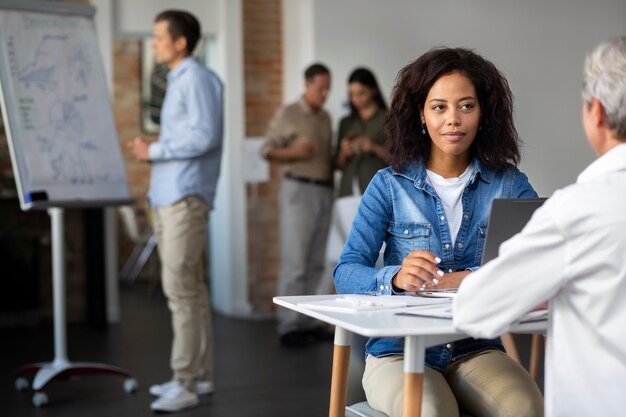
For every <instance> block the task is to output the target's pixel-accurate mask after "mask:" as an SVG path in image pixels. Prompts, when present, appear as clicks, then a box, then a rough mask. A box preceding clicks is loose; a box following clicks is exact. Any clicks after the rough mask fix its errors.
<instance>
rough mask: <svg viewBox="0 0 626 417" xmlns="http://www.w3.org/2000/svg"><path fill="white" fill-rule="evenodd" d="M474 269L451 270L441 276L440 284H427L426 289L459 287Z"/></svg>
mask: <svg viewBox="0 0 626 417" xmlns="http://www.w3.org/2000/svg"><path fill="white" fill-rule="evenodd" d="M471 272H472V271H459V272H450V273H447V274H445V275H444V276H443V277H441V278H439V283H438V284H433V285H431V286H428V285H426V286H425V289H429V288H430V289H438V290H443V289H447V288H459V286H460V285H461V282H462V281H463V280H464V279H465V277H466V276H468V275H469V274H471Z"/></svg>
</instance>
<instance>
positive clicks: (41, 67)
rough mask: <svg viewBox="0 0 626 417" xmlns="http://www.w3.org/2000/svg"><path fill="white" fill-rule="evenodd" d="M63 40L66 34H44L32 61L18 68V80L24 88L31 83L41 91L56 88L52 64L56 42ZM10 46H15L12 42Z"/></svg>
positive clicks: (54, 68) (54, 67)
mask: <svg viewBox="0 0 626 417" xmlns="http://www.w3.org/2000/svg"><path fill="white" fill-rule="evenodd" d="M65 41H67V36H61V35H59V36H57V35H44V36H43V37H42V38H41V41H40V42H39V45H38V46H37V48H35V52H34V55H33V59H32V61H30V62H28V63H27V64H26V65H24V66H23V67H22V68H20V69H19V70H18V80H19V81H20V82H21V83H23V84H24V86H25V87H26V88H28V87H30V85H31V84H32V85H34V86H36V87H37V88H39V89H41V90H43V91H48V90H54V89H56V87H57V82H56V81H55V80H54V79H53V77H54V72H55V71H56V65H55V64H54V57H55V49H56V43H57V42H65ZM10 46H12V47H13V48H15V45H14V44H11V45H10ZM14 52H15V51H13V53H14Z"/></svg>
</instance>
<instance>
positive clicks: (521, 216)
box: [481, 198, 546, 265]
mask: <svg viewBox="0 0 626 417" xmlns="http://www.w3.org/2000/svg"><path fill="white" fill-rule="evenodd" d="M544 201H546V198H495V199H494V200H493V202H492V203H491V212H490V214H489V223H488V224H487V235H486V237H485V247H484V248H483V259H482V263H481V265H484V264H486V263H487V262H489V261H491V260H493V259H495V258H497V257H498V251H499V250H500V245H501V244H502V243H504V242H506V241H507V240H509V239H510V238H512V237H513V236H515V235H516V234H518V233H519V232H521V231H522V229H523V228H524V226H526V223H528V221H529V220H530V218H531V217H532V216H533V213H534V212H535V210H537V209H538V208H539V207H541V205H542V204H543V202H544Z"/></svg>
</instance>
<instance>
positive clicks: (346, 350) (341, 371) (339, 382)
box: [328, 327, 352, 417]
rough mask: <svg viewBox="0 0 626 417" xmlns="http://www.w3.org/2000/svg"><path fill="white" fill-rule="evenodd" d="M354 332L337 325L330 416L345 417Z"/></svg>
mask: <svg viewBox="0 0 626 417" xmlns="http://www.w3.org/2000/svg"><path fill="white" fill-rule="evenodd" d="M351 345H352V333H350V332H349V331H347V330H346V329H344V328H341V327H335V349H334V352H333V374H332V379H331V382H330V409H329V411H328V416H329V417H345V415H346V395H347V389H348V366H349V365H350V348H351Z"/></svg>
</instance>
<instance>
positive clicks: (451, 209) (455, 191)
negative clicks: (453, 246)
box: [426, 164, 474, 242]
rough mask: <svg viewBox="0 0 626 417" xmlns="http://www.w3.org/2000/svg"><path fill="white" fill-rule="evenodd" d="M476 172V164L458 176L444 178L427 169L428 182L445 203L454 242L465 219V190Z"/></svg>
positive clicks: (444, 208) (444, 206) (470, 165)
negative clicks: (463, 197)
mask: <svg viewBox="0 0 626 417" xmlns="http://www.w3.org/2000/svg"><path fill="white" fill-rule="evenodd" d="M473 174H474V164H469V165H468V166H467V168H466V169H465V172H463V173H462V174H461V176H460V177H458V178H444V177H442V176H441V175H439V174H436V173H434V172H433V171H429V170H426V175H427V176H428V182H429V183H430V185H432V186H433V188H434V189H435V191H437V195H439V198H440V199H441V202H442V203H443V211H444V212H445V213H446V218H447V219H448V228H449V229H450V236H451V237H452V242H456V235H457V234H458V233H459V228H460V227H461V221H462V219H463V201H462V196H463V190H464V189H465V186H466V185H467V182H468V181H469V180H470V178H472V175H473Z"/></svg>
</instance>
